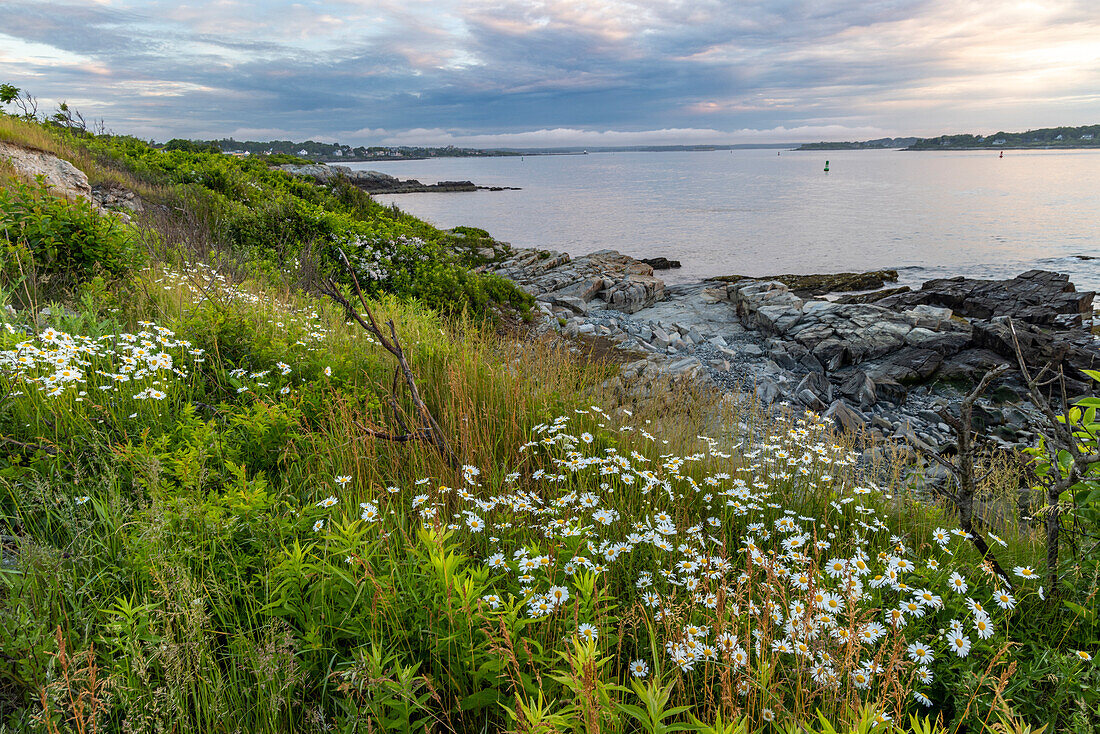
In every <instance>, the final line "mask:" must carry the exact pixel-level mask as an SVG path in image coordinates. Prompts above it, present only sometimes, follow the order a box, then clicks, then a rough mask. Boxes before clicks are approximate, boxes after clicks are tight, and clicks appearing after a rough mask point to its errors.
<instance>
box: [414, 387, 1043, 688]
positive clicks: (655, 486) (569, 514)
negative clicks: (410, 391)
mask: <svg viewBox="0 0 1100 734" xmlns="http://www.w3.org/2000/svg"><path fill="white" fill-rule="evenodd" d="M585 412H588V413H590V414H591V415H592V416H594V417H596V418H597V419H603V420H606V421H610V416H608V415H607V414H606V413H604V412H603V411H601V410H600V409H599V408H592V409H591V410H590V411H585ZM601 425H605V424H601ZM777 425H780V426H782V428H781V429H780V430H774V431H773V433H772V434H771V435H767V436H764V437H763V438H762V440H759V441H758V442H756V443H755V445H754V446H752V447H751V448H749V449H748V450H741V451H738V452H737V453H723V452H722V451H720V450H719V443H718V442H717V441H714V440H711V439H704V450H703V451H701V452H700V453H696V454H689V455H683V456H680V455H671V454H659V453H657V451H658V450H659V447H660V446H662V445H663V444H662V443H661V442H659V441H658V440H657V439H656V437H655V436H653V435H652V434H650V433H648V431H647V430H646V429H645V428H635V427H631V426H629V425H624V426H622V427H620V428H619V429H618V430H619V431H620V432H621V433H632V434H635V435H637V436H641V437H642V438H644V439H645V440H646V441H647V442H648V446H649V447H651V449H652V450H647V451H642V452H640V451H627V450H623V449H620V448H617V447H618V446H621V445H623V443H624V442H623V441H621V440H607V441H601V440H600V439H599V438H596V439H594V438H593V436H591V434H589V433H583V434H581V435H574V434H573V432H572V431H571V430H570V419H569V418H566V417H561V418H559V419H557V420H555V421H553V422H551V423H546V424H542V425H539V426H536V427H535V428H534V437H533V438H534V440H532V441H531V442H529V443H528V444H526V445H525V446H524V447H523V449H522V452H521V457H520V458H521V461H522V460H526V461H527V462H528V465H531V466H533V465H539V466H540V467H541V468H538V469H536V470H534V471H531V472H530V473H521V472H513V473H511V474H508V475H507V476H504V477H503V478H502V480H500V482H499V485H500V486H499V487H496V488H495V489H494V490H492V491H490V490H489V489H487V488H486V487H483V486H482V485H481V484H480V483H479V480H480V479H481V476H480V472H479V471H478V470H477V469H476V468H475V467H467V468H466V469H465V471H464V473H463V481H464V485H465V486H463V487H460V488H450V487H446V486H440V487H438V488H437V489H435V490H431V491H428V492H424V491H420V492H419V493H418V494H417V495H416V496H415V497H413V498H412V499H411V501H410V503H409V509H410V510H411V512H412V513H414V515H417V516H419V519H420V522H421V523H423V525H424V526H425V527H430V528H436V529H446V530H447V531H450V532H451V533H452V534H453V535H454V536H455V537H457V538H458V539H459V542H460V543H463V544H464V545H466V546H467V548H468V550H469V551H470V552H476V553H479V557H481V558H482V559H483V560H482V563H483V565H484V566H485V567H486V568H487V569H488V570H489V572H490V573H491V579H492V581H491V587H492V593H488V594H485V595H484V597H483V599H482V601H483V602H484V605H485V609H486V610H487V612H488V613H491V614H492V613H495V614H503V613H508V612H509V611H511V612H513V613H516V614H522V615H524V616H526V617H528V618H530V619H533V620H544V621H545V623H546V624H547V625H551V626H553V625H559V627H561V626H564V628H565V629H564V632H565V633H566V635H567V636H579V637H581V638H584V639H586V640H588V641H595V640H597V639H599V637H600V632H601V631H606V629H607V628H606V627H604V628H601V624H602V623H606V619H604V620H602V621H601V619H597V618H592V619H585V618H584V617H583V616H582V617H580V619H578V618H577V614H578V610H579V608H580V605H579V604H577V603H576V601H577V599H578V597H580V596H582V595H583V593H582V591H581V588H582V587H584V586H585V585H586V584H588V585H590V584H591V583H592V579H595V580H596V583H598V584H599V585H601V586H606V587H607V589H608V590H609V591H612V592H614V593H616V594H617V599H616V603H617V604H618V606H619V607H621V608H629V607H634V608H636V609H638V610H639V611H640V612H641V613H644V614H645V615H646V616H647V617H648V619H649V620H650V626H649V628H650V629H652V630H654V631H655V633H656V634H657V635H658V637H659V639H658V640H656V642H657V643H658V644H657V645H656V647H657V649H660V650H661V651H662V653H663V655H664V658H663V659H662V660H646V659H637V660H634V661H632V662H630V663H629V669H630V671H631V674H632V675H635V676H640V675H644V674H645V673H644V672H643V671H648V669H649V666H651V665H656V666H657V667H658V668H659V669H660V668H667V667H668V666H669V665H671V666H674V667H675V668H676V669H679V670H680V671H681V672H682V673H683V674H685V675H696V676H703V677H712V676H720V675H725V676H729V675H731V674H732V675H733V680H732V683H733V685H734V687H735V690H737V691H738V692H740V693H742V694H747V693H748V692H749V690H750V689H751V687H752V681H753V680H754V677H753V671H754V670H755V669H757V668H760V667H762V666H764V665H766V666H767V667H768V668H769V670H772V671H775V672H776V674H777V675H779V676H781V677H782V678H783V679H785V680H786V682H788V683H790V684H792V685H798V686H801V687H802V688H803V689H809V690H812V691H815V692H817V693H818V694H820V695H836V696H847V695H852V694H853V693H854V694H855V695H857V696H859V697H860V698H862V699H863V700H865V701H867V702H871V701H873V700H881V699H882V698H885V697H886V696H887V694H888V693H889V695H890V696H891V697H894V695H895V694H896V693H897V692H898V691H899V690H900V691H902V693H903V694H904V695H906V696H909V695H910V694H911V700H912V701H915V702H916V703H918V704H920V705H922V706H929V705H931V699H930V698H929V693H930V692H931V686H932V684H933V682H934V680H935V677H936V672H935V671H936V666H937V665H938V664H942V663H943V662H944V661H945V660H948V661H949V660H952V659H960V658H965V657H967V656H968V655H970V654H971V650H972V648H973V647H974V646H977V645H985V646H986V648H987V649H990V650H991V649H992V648H993V647H994V646H995V645H997V644H998V643H997V641H996V635H997V634H998V631H999V630H1001V629H1002V628H1003V626H1004V625H1005V624H1006V622H1007V619H1008V618H1009V617H1010V616H1011V614H1012V611H1013V609H1014V608H1015V606H1016V596H1015V593H1018V592H1014V591H1013V590H1011V589H1010V587H1009V584H1008V583H1007V580H1001V579H997V578H995V577H994V576H992V575H991V574H990V573H988V572H986V571H985V570H984V569H981V568H979V569H976V570H974V571H970V572H968V571H967V570H966V569H964V568H963V567H962V566H961V565H960V564H956V563H954V562H953V557H954V555H955V553H956V552H957V550H958V548H959V545H960V544H962V543H965V542H966V538H965V535H964V534H963V533H961V532H957V531H955V532H951V531H946V530H943V529H939V530H937V531H936V533H935V536H934V537H935V538H936V541H935V542H933V543H931V544H928V543H925V544H923V545H922V547H921V549H920V551H919V552H918V550H917V549H916V548H914V547H913V546H912V544H911V543H910V542H908V541H907V539H906V538H904V537H902V536H900V535H898V534H895V532H894V530H893V529H892V528H891V523H890V522H888V518H889V514H888V513H887V511H886V509H885V507H886V502H885V500H886V498H887V497H888V495H886V494H884V493H883V492H882V491H881V490H880V489H878V488H876V487H874V486H871V485H869V484H867V483H865V482H861V481H859V476H860V475H859V472H858V471H857V470H856V455H855V454H854V453H853V452H851V451H849V450H847V449H845V448H843V447H841V446H839V445H836V444H835V443H833V442H832V441H831V440H830V435H829V432H828V430H827V428H826V426H825V424H824V423H823V422H822V421H821V420H820V419H819V418H818V417H817V416H815V415H813V414H810V415H808V416H806V417H792V418H791V419H790V420H789V422H788V423H787V424H782V423H780V424H777ZM608 433H609V435H610V430H609V431H608ZM600 446H603V448H602V449H600V448H598V447H600ZM536 459H539V460H540V461H535V460H536ZM715 468H719V469H721V471H715ZM424 483H425V484H429V483H428V482H427V480H424ZM1029 571H1030V569H1017V572H1016V575H1017V576H1018V577H1019V579H1018V580H1021V581H1025V582H1026V581H1027V579H1028V578H1029V576H1031V575H1033V574H1030V573H1029ZM968 573H969V575H967V574H968ZM534 624H539V622H534ZM555 629H557V628H555ZM643 634H644V633H643ZM620 644H623V645H624V646H626V645H627V643H625V642H621V643H620ZM631 649H634V650H643V651H644V650H648V649H650V648H649V641H648V640H645V639H638V640H636V641H635V643H634V647H633V648H631ZM624 665H626V663H625V662H624ZM886 688H890V691H889V692H888V691H886V690H885V689H886ZM786 689H787V690H790V687H789V686H787V687H786ZM876 696H878V698H877V699H876ZM777 703H778V702H777Z"/></svg>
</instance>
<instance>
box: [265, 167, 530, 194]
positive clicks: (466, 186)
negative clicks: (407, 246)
mask: <svg viewBox="0 0 1100 734" xmlns="http://www.w3.org/2000/svg"><path fill="white" fill-rule="evenodd" d="M279 170H281V171H286V172H287V173H289V174H292V175H294V176H304V177H306V178H312V179H313V180H315V181H317V182H318V183H323V184H327V183H331V182H332V181H334V180H335V179H337V178H344V179H347V180H348V181H350V182H351V183H352V184H353V185H354V186H356V187H358V188H360V189H363V191H366V192H367V193H368V194H416V193H426V192H431V191H442V192H447V191H477V190H478V189H489V190H492V191H501V190H504V189H505V188H510V187H503V186H492V187H487V186H476V185H474V184H473V183H471V182H470V181H440V182H439V183H434V184H424V183H420V182H419V181H417V180H416V179H412V178H410V179H407V180H401V179H399V178H397V177H395V176H390V175H389V174H387V173H382V172H381V171H360V170H356V169H353V168H348V167H347V166H330V165H325V164H323V163H311V164H308V165H297V164H292V163H289V164H286V165H282V166H279Z"/></svg>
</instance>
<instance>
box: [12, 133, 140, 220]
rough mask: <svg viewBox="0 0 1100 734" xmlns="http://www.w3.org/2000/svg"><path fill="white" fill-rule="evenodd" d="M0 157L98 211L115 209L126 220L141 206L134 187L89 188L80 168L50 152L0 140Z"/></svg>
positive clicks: (25, 175)
mask: <svg viewBox="0 0 1100 734" xmlns="http://www.w3.org/2000/svg"><path fill="white" fill-rule="evenodd" d="M0 161H6V162H7V163H8V164H9V165H10V166H11V167H12V168H13V169H15V172H16V173H18V174H19V175H20V176H22V177H23V178H26V179H36V178H38V177H39V176H41V177H42V180H43V182H44V183H45V184H46V186H48V187H49V188H50V190H51V191H52V192H53V193H54V194H56V195H58V196H64V197H66V198H68V199H74V200H75V199H85V200H87V201H90V202H91V203H92V205H93V206H94V207H95V208H96V209H98V210H99V211H100V212H107V211H115V212H118V215H119V216H120V217H121V218H122V219H123V220H124V221H129V219H130V215H131V214H134V213H137V212H140V211H143V210H144V205H143V203H142V200H141V198H140V197H139V196H137V195H136V194H135V193H134V192H133V191H130V190H129V189H125V188H122V187H119V186H110V187H108V186H96V187H95V188H92V187H91V186H90V185H89V184H88V177H87V176H86V175H85V174H84V172H83V171H81V170H80V169H79V168H77V167H76V166H74V165H73V164H72V163H70V162H69V161H67V160H65V159H64V158H58V157H57V156H55V155H53V154H52V153H46V152H43V151H40V150H32V149H30V148H24V147H22V146H18V145H13V144H12V143H4V142H0Z"/></svg>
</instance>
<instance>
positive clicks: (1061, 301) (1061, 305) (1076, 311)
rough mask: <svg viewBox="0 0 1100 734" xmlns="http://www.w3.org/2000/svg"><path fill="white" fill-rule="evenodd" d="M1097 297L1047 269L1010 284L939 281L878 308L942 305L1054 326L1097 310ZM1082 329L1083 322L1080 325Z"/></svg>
mask: <svg viewBox="0 0 1100 734" xmlns="http://www.w3.org/2000/svg"><path fill="white" fill-rule="evenodd" d="M1093 295H1094V294H1093V293H1091V292H1085V293H1078V292H1077V291H1076V289H1075V288H1074V287H1073V283H1071V282H1070V281H1069V276H1067V275H1063V274H1062V273H1054V272H1050V271H1048V270H1029V271H1027V272H1026V273H1022V274H1020V275H1018V276H1016V277H1015V278H1012V279H1010V280H978V279H974V278H963V277H958V278H938V279H935V280H929V281H927V282H925V283H924V285H922V286H921V289H920V290H919V291H912V292H909V293H900V294H897V295H894V296H890V297H888V298H884V299H882V300H880V301H878V302H877V303H878V305H880V306H884V307H887V308H893V309H899V310H902V309H907V308H912V307H914V306H918V305H932V306H943V307H946V308H950V309H952V310H953V311H954V312H955V313H957V314H960V315H962V316H968V317H970V318H975V319H990V318H993V317H994V316H1011V317H1013V318H1014V319H1017V320H1019V321H1027V322H1030V323H1033V324H1046V325H1051V324H1054V322H1055V320H1056V317H1057V316H1058V315H1059V314H1069V315H1072V316H1075V317H1078V319H1079V318H1080V317H1082V316H1087V315H1089V314H1090V313H1091V312H1092V301H1093ZM1076 323H1077V324H1078V325H1080V321H1079V320H1078V321H1077V322H1076Z"/></svg>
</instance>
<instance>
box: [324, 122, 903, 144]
mask: <svg viewBox="0 0 1100 734" xmlns="http://www.w3.org/2000/svg"><path fill="white" fill-rule="evenodd" d="M885 134H886V133H885V132H884V131H882V130H881V129H878V128H874V127H864V128H850V127H844V126H842V125H823V126H817V127H814V126H803V127H795V128H785V127H775V128H770V129H766V130H753V129H743V130H735V131H722V130H714V129H709V128H667V129H664V130H635V131H628V130H579V129H576V128H554V129H542V130H527V131H524V132H518V133H499V134H494V133H480V134H478V133H455V132H452V131H448V130H444V129H441V128H433V129H427V128H415V129H412V130H402V131H394V132H391V131H387V130H379V129H365V130H356V131H352V132H350V133H347V135H346V138H344V139H347V140H350V141H374V142H376V143H379V144H382V145H417V144H420V145H436V146H446V145H455V146H460V147H473V148H477V147H481V148H552V147H576V146H590V147H593V148H597V147H615V146H632V145H736V144H739V143H763V142H769V143H770V142H776V143H794V142H804V141H808V140H825V139H828V140H838V139H843V140H859V139H868V138H878V137H883V136H884V135H885Z"/></svg>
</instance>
